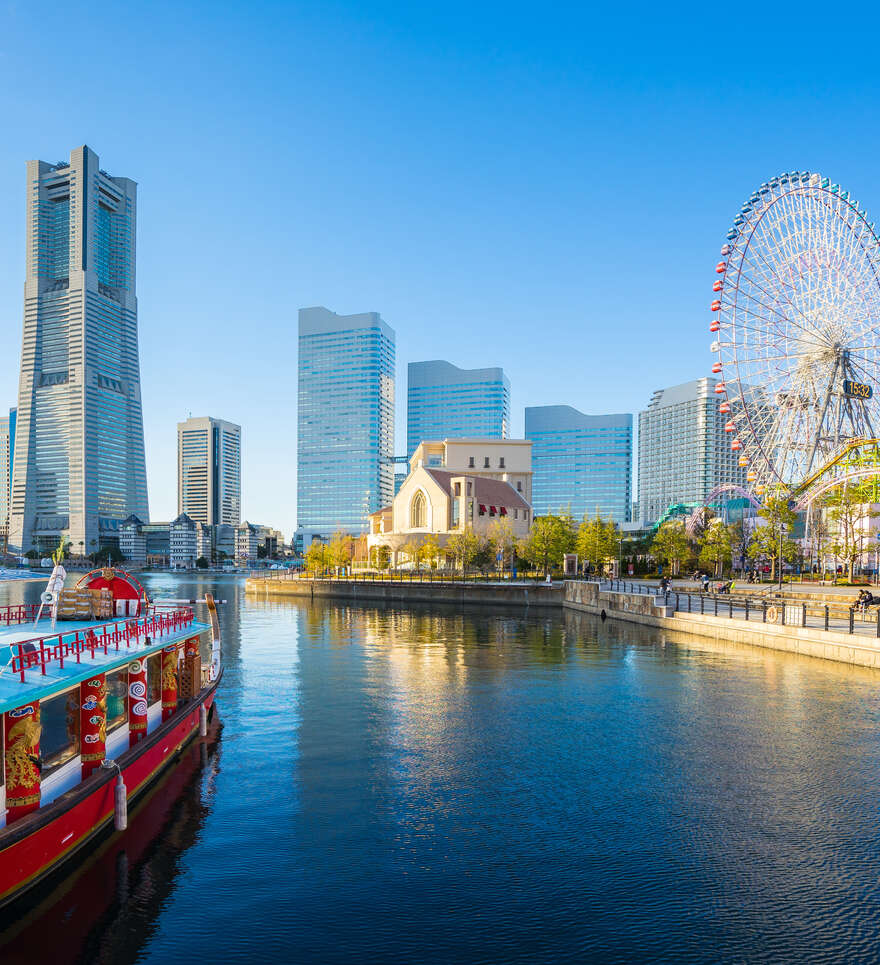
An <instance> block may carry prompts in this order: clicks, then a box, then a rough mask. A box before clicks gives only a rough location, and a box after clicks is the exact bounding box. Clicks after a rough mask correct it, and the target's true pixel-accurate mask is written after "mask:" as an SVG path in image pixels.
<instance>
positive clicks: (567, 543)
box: [517, 513, 576, 573]
mask: <svg viewBox="0 0 880 965" xmlns="http://www.w3.org/2000/svg"><path fill="white" fill-rule="evenodd" d="M575 540H576V537H575V534H574V530H573V526H572V524H571V517H570V516H565V515H563V516H554V515H552V514H551V513H548V514H547V515H546V516H538V517H537V518H536V519H535V521H534V522H533V523H532V529H531V532H530V533H529V535H528V536H527V537H526V538H525V539H524V540H521V541H520V543H519V544H518V546H517V552H518V553H519V555H520V556H521V557H522V558H523V559H524V560H527V561H528V562H529V563H531V564H532V566H534V567H535V569H538V570H542V571H543V572H544V573H549V572H550V570H551V568H552V567H553V566H561V565H562V557H563V556H564V555H565V554H566V553H568V552H570V551H571V549H572V547H573V546H574V544H575Z"/></svg>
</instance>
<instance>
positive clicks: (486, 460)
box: [483, 456, 489, 469]
mask: <svg viewBox="0 0 880 965" xmlns="http://www.w3.org/2000/svg"><path fill="white" fill-rule="evenodd" d="M483 468H484V469H488V468H489V457H488V456H484V457H483Z"/></svg>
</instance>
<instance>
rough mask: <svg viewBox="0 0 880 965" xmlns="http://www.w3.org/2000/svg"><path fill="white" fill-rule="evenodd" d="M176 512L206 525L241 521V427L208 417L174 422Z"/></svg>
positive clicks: (229, 523) (236, 523) (234, 524)
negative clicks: (175, 427)
mask: <svg viewBox="0 0 880 965" xmlns="http://www.w3.org/2000/svg"><path fill="white" fill-rule="evenodd" d="M177 512H178V514H181V513H182V514H184V515H186V516H188V517H189V518H190V519H191V520H192V521H193V522H195V523H204V524H205V525H206V526H216V525H224V526H238V524H239V523H240V522H241V426H237V425H235V423H233V422H224V421H223V420H222V419H212V418H211V417H210V416H205V417H202V418H195V419H194V418H192V417H190V418H189V419H187V420H186V422H178V423H177Z"/></svg>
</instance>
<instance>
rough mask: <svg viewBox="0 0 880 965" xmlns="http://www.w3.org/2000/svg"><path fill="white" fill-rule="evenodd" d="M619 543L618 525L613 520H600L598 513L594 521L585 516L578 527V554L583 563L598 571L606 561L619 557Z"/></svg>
mask: <svg viewBox="0 0 880 965" xmlns="http://www.w3.org/2000/svg"><path fill="white" fill-rule="evenodd" d="M619 541H620V532H619V531H618V529H617V524H616V523H615V522H614V521H613V520H611V519H609V520H602V519H600V517H599V513H598V511H597V512H596V515H595V517H594V518H593V519H589V518H588V517H586V516H584V518H583V522H582V523H581V525H580V526H579V527H578V533H577V543H576V546H577V554H578V556H579V557H580V559H581V561H582V562H584V563H591V564H592V565H593V567H594V568H595V569H597V570H598V569H600V568H601V566H602V564H603V563H604V562H605V560H607V559H608V558H609V557H615V556H616V555H617V547H618V545H619Z"/></svg>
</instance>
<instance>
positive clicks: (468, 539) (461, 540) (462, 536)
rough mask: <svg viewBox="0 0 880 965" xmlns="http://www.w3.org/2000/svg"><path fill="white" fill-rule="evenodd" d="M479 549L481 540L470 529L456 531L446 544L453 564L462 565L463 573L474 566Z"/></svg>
mask: <svg viewBox="0 0 880 965" xmlns="http://www.w3.org/2000/svg"><path fill="white" fill-rule="evenodd" d="M479 549H480V541H479V540H478V539H477V537H476V535H475V534H474V531H473V530H470V529H466V530H463V531H462V532H460V533H454V534H453V535H452V536H450V537H449V541H448V542H447V544H446V552H447V553H448V554H449V555H450V556H451V557H452V560H453V565H454V566H455V567H461V571H462V573H464V572H465V571H466V570H467V569H468V567H470V566H473V564H474V560H475V559H476V556H477V553H478V552H479Z"/></svg>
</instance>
